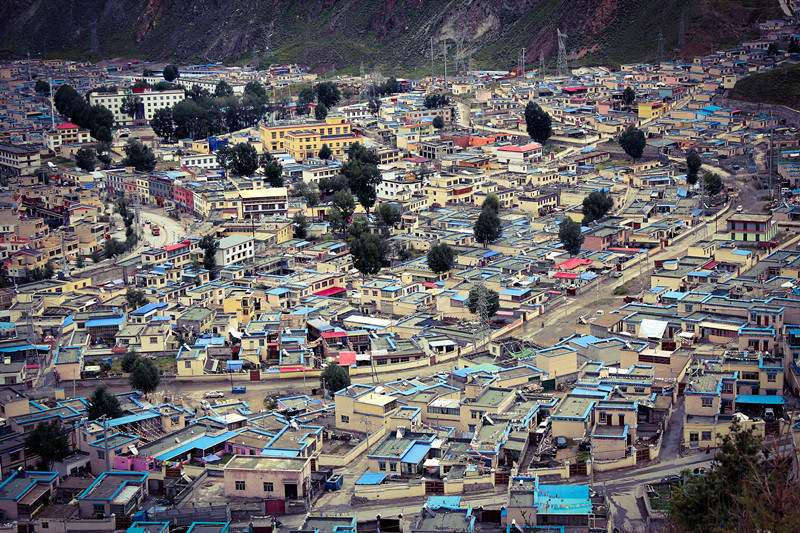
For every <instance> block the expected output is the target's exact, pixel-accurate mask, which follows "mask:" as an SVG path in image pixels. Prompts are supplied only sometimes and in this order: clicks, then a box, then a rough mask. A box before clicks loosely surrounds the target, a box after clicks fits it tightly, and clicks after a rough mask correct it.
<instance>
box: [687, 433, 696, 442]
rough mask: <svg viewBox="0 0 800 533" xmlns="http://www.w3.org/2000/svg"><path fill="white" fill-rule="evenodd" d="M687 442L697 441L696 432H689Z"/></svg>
mask: <svg viewBox="0 0 800 533" xmlns="http://www.w3.org/2000/svg"><path fill="white" fill-rule="evenodd" d="M689 442H695V443H696V442H697V433H689Z"/></svg>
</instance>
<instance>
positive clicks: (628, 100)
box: [622, 86, 636, 109]
mask: <svg viewBox="0 0 800 533" xmlns="http://www.w3.org/2000/svg"><path fill="white" fill-rule="evenodd" d="M634 100H636V91H634V90H633V87H630V86H628V87H625V90H624V91H622V102H623V103H624V104H625V107H627V108H628V109H630V107H631V104H632V103H633V101H634Z"/></svg>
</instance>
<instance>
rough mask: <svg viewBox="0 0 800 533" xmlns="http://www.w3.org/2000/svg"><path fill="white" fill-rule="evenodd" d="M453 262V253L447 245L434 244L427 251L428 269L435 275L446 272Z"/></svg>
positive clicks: (454, 260)
mask: <svg viewBox="0 0 800 533" xmlns="http://www.w3.org/2000/svg"><path fill="white" fill-rule="evenodd" d="M455 262H456V259H455V253H453V249H452V248H450V246H448V245H447V244H444V243H442V244H434V245H433V246H431V249H430V250H429V251H428V268H430V269H431V270H432V271H433V272H435V273H436V274H441V273H442V272H447V271H448V270H450V269H451V268H453V265H455Z"/></svg>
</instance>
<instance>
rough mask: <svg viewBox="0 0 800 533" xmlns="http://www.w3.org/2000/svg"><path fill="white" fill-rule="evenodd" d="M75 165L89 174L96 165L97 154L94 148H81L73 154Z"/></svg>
mask: <svg viewBox="0 0 800 533" xmlns="http://www.w3.org/2000/svg"><path fill="white" fill-rule="evenodd" d="M75 163H76V164H77V165H78V167H79V168H80V169H82V170H85V171H86V172H91V171H93V170H94V168H95V164H96V163H97V153H96V152H95V151H94V148H88V147H87V148H81V149H79V150H78V151H77V152H75Z"/></svg>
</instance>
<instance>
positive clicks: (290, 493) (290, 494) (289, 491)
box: [283, 483, 297, 500]
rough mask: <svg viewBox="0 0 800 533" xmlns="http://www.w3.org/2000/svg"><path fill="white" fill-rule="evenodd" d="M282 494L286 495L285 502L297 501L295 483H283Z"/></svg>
mask: <svg viewBox="0 0 800 533" xmlns="http://www.w3.org/2000/svg"><path fill="white" fill-rule="evenodd" d="M283 493H284V494H285V495H286V499H287V500H296V499H297V483H284V484H283Z"/></svg>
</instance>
